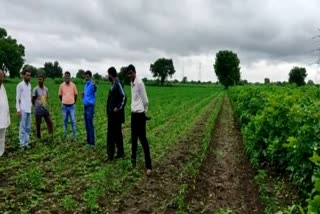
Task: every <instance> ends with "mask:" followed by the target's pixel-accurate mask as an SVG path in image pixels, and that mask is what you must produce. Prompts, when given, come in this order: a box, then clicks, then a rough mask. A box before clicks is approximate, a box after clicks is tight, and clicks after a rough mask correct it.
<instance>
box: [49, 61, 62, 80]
mask: <svg viewBox="0 0 320 214" xmlns="http://www.w3.org/2000/svg"><path fill="white" fill-rule="evenodd" d="M44 70H45V74H46V77H51V78H52V79H54V78H61V77H62V75H63V71H62V68H61V67H60V65H59V62H58V61H55V62H54V63H52V62H46V63H44Z"/></svg>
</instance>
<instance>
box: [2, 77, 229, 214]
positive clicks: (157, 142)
mask: <svg viewBox="0 0 320 214" xmlns="http://www.w3.org/2000/svg"><path fill="white" fill-rule="evenodd" d="M17 83H18V81H13V80H8V81H7V82H6V83H5V87H6V90H7V93H8V98H9V104H10V113H11V126H10V127H9V128H8V132H7V140H6V151H5V154H4V156H3V157H1V158H0V179H1V182H0V210H1V212H2V213H35V212H38V213H45V212H47V213H52V212H56V213H65V212H71V213H74V212H77V213H83V212H90V211H92V212H94V211H99V210H101V207H103V206H106V205H105V204H106V202H105V201H111V200H112V198H113V196H114V195H120V194H122V193H124V192H126V191H127V190H128V189H129V188H130V187H132V185H133V184H134V183H136V182H138V181H139V180H141V179H142V177H143V176H144V168H143V167H144V163H143V153H142V152H141V148H140V146H139V147H138V148H139V150H138V158H139V159H138V166H137V168H135V169H132V168H131V163H130V98H131V97H130V88H129V86H126V87H125V91H126V93H127V97H128V103H127V106H126V122H125V124H123V134H124V144H125V153H126V154H125V155H126V156H125V158H124V159H123V160H116V161H113V162H112V163H105V162H104V159H105V157H106V132H107V130H106V122H107V118H106V99H107V94H108V91H109V88H110V84H109V83H107V82H102V81H100V82H99V83H98V91H97V103H96V106H95V118H94V125H95V133H96V148H94V149H90V148H89V147H88V146H87V145H86V144H85V143H84V142H85V136H86V135H85V128H84V120H83V105H82V100H81V98H80V99H79V98H78V102H77V104H76V121H77V132H78V141H77V142H74V143H73V142H71V141H70V142H64V141H62V133H63V128H62V126H63V122H62V113H61V104H60V101H59V98H58V87H59V84H57V83H55V82H54V81H52V80H46V82H45V85H46V86H47V87H48V89H49V106H50V112H51V115H52V119H53V123H54V139H53V141H52V142H51V141H50V139H49V136H48V134H47V130H46V126H45V122H44V121H42V138H43V139H42V140H41V141H38V140H37V139H36V135H35V120H34V118H33V115H32V125H31V146H32V147H31V148H30V149H28V150H21V149H20V148H19V140H18V119H17V117H16V110H15V88H16V84H17ZM31 83H32V88H34V87H35V86H36V80H32V82H31ZM76 85H77V88H78V91H79V93H81V91H82V90H83V87H84V83H83V82H81V81H77V82H76ZM146 88H147V93H148V97H149V102H150V105H149V109H150V110H149V112H148V114H149V115H150V116H151V117H152V119H151V120H150V121H149V122H148V124H147V137H148V140H149V143H150V147H151V155H152V159H153V162H154V165H155V166H156V165H157V163H159V162H161V161H162V160H163V159H164V158H165V157H166V154H167V152H168V151H169V150H170V149H171V148H172V147H173V146H174V145H175V144H176V143H177V142H178V140H179V139H181V138H183V136H184V135H186V134H188V133H190V132H192V131H193V130H192V127H193V126H194V124H195V122H196V121H197V120H199V118H200V117H203V116H204V115H203V114H205V113H206V112H207V111H208V109H209V108H210V107H212V103H213V102H217V99H218V100H220V101H219V103H220V106H221V102H222V97H223V95H224V92H223V90H222V88H220V87H217V86H177V87H155V86H147V87H146ZM215 108H219V105H216V107H215ZM217 113H218V111H217ZM208 118H210V115H208ZM205 125H206V124H205ZM69 132H71V128H70V125H69Z"/></svg>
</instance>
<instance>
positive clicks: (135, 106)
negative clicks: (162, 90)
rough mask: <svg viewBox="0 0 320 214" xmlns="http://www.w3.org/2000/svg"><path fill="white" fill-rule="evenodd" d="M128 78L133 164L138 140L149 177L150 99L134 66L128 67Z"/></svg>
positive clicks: (133, 163) (150, 171)
mask: <svg viewBox="0 0 320 214" xmlns="http://www.w3.org/2000/svg"><path fill="white" fill-rule="evenodd" d="M127 73H128V78H129V79H130V81H131V140H132V145H131V152H132V154H131V162H132V165H133V166H135V165H136V155H137V144H138V138H139V139H140V143H141V145H142V148H143V152H144V159H145V166H146V169H147V171H146V173H147V175H148V176H149V175H151V173H152V165H151V158H150V149H149V143H148V140H147V137H146V120H147V117H146V112H147V111H148V97H147V93H146V89H145V86H144V83H143V82H142V81H141V80H140V79H139V78H138V77H136V69H135V67H134V66H133V65H129V66H128V67H127Z"/></svg>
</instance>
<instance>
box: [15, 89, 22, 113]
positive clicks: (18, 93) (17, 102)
mask: <svg viewBox="0 0 320 214" xmlns="http://www.w3.org/2000/svg"><path fill="white" fill-rule="evenodd" d="M20 98H21V85H20V84H18V85H17V89H16V109H17V112H20Z"/></svg>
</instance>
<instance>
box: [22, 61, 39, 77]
mask: <svg viewBox="0 0 320 214" xmlns="http://www.w3.org/2000/svg"><path fill="white" fill-rule="evenodd" d="M26 68H27V69H28V70H29V71H30V72H31V77H37V76H38V69H37V68H36V67H34V66H33V65H29V64H25V65H24V66H23V67H22V70H24V69H26Z"/></svg>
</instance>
